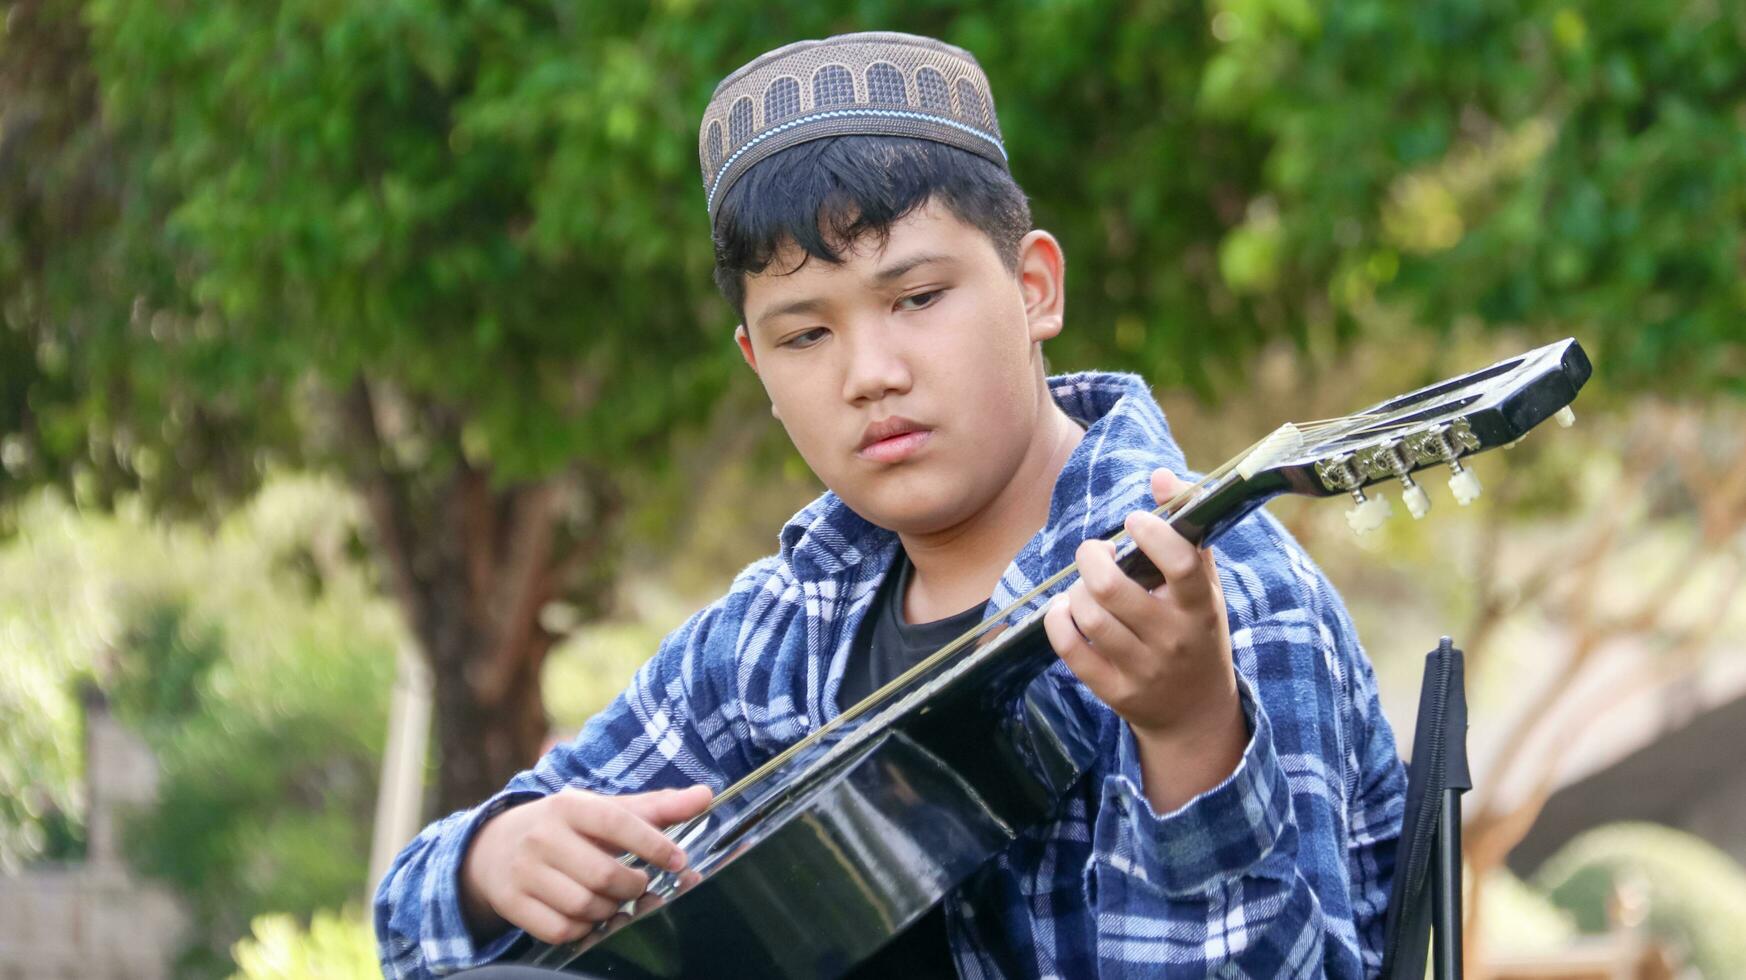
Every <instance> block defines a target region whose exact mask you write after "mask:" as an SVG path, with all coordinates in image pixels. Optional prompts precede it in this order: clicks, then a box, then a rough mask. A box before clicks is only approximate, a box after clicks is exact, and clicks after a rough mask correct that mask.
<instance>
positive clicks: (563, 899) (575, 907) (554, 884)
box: [526, 867, 624, 925]
mask: <svg viewBox="0 0 1746 980" xmlns="http://www.w3.org/2000/svg"><path fill="white" fill-rule="evenodd" d="M526 887H527V894H528V895H529V896H530V897H532V898H535V899H538V900H539V901H540V902H541V903H542V904H544V905H545V906H546V907H547V908H549V909H551V910H553V911H554V912H557V913H558V914H559V915H562V916H563V917H564V918H566V919H569V920H571V921H572V922H580V923H585V924H587V925H593V924H594V923H596V922H602V921H605V920H606V919H610V918H612V915H613V913H615V912H617V911H618V910H619V907H620V906H622V905H623V904H624V902H622V901H617V900H615V899H612V898H610V897H608V896H606V895H602V894H600V893H599V892H596V891H594V890H592V889H590V888H587V887H584V886H583V885H582V884H581V883H580V882H578V881H576V880H575V879H573V878H571V877H570V876H569V875H566V874H564V873H563V872H561V871H559V870H558V869H556V868H550V867H547V868H540V869H538V870H537V872H536V873H535V874H533V875H532V876H530V880H529V881H528V883H527V886H526Z"/></svg>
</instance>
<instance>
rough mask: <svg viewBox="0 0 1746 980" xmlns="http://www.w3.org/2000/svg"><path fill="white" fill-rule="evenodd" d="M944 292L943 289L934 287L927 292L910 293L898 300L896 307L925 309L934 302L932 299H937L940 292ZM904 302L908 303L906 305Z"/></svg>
mask: <svg viewBox="0 0 1746 980" xmlns="http://www.w3.org/2000/svg"><path fill="white" fill-rule="evenodd" d="M944 292H945V290H944V289H934V290H929V291H928V292H925V293H914V294H912V295H909V296H905V297H904V298H902V299H900V300H898V301H897V307H898V309H901V310H911V311H913V310H922V309H926V308H928V307H929V306H932V305H933V304H934V300H937V299H939V298H940V294H941V293H944ZM906 303H907V304H909V305H907V306H906V305H904V304H906Z"/></svg>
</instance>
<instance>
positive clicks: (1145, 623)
mask: <svg viewBox="0 0 1746 980" xmlns="http://www.w3.org/2000/svg"><path fill="white" fill-rule="evenodd" d="M1115 554H1116V550H1115V545H1113V544H1111V543H1109V542H1108V541H1086V542H1084V543H1083V544H1081V545H1080V546H1079V551H1078V554H1077V558H1078V561H1079V585H1081V586H1083V592H1084V593H1087V594H1089V597H1090V599H1091V600H1093V601H1095V602H1096V603H1097V604H1098V605H1099V606H1102V607H1103V609H1104V610H1107V611H1108V612H1109V613H1110V614H1112V615H1114V616H1115V618H1116V619H1117V620H1118V621H1119V622H1120V623H1121V624H1122V625H1123V626H1125V627H1127V632H1128V633H1131V634H1132V635H1133V636H1135V637H1137V638H1144V637H1148V636H1155V635H1157V634H1158V633H1159V632H1160V631H1161V630H1163V629H1164V628H1165V623H1166V617H1165V615H1164V608H1163V605H1162V603H1160V602H1159V601H1158V597H1157V596H1154V595H1153V594H1152V593H1150V592H1148V591H1146V589H1145V588H1144V587H1142V586H1141V585H1140V583H1138V582H1136V581H1134V580H1133V579H1132V578H1129V577H1128V573H1127V572H1124V571H1122V568H1121V566H1120V565H1118V564H1116V559H1115ZM1069 594H1071V590H1069ZM1083 605H1084V603H1083V602H1082V601H1075V602H1074V604H1073V610H1074V613H1075V619H1076V620H1077V619H1078V615H1077V614H1078V613H1079V611H1080V609H1081V608H1082V606H1083ZM1085 626H1086V624H1085V622H1083V621H1079V627H1080V630H1081V631H1082V632H1083V631H1084V629H1085ZM1086 635H1087V636H1088V637H1090V639H1091V644H1092V646H1098V647H1099V649H1100V650H1101V649H1102V647H1100V646H1099V644H1100V643H1101V642H1102V640H1101V639H1100V638H1099V637H1096V636H1091V634H1089V633H1087V634H1086ZM1118 640H1119V637H1118ZM1104 652H1105V653H1106V654H1107V653H1108V651H1104Z"/></svg>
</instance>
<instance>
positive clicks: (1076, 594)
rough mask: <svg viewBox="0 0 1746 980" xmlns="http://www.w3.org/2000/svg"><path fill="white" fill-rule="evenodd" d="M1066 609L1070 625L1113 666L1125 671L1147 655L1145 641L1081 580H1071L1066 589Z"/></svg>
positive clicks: (1141, 661)
mask: <svg viewBox="0 0 1746 980" xmlns="http://www.w3.org/2000/svg"><path fill="white" fill-rule="evenodd" d="M1067 612H1068V614H1069V615H1071V616H1072V617H1073V626H1074V627H1075V628H1076V629H1078V630H1079V634H1080V635H1081V636H1083V637H1085V640H1086V642H1088V643H1090V644H1091V648H1092V649H1093V650H1096V651H1097V654H1098V656H1100V657H1102V658H1103V659H1105V660H1107V661H1109V662H1110V663H1111V664H1112V665H1114V666H1115V667H1116V669H1117V670H1119V671H1121V672H1123V673H1127V672H1129V671H1131V670H1133V669H1134V667H1135V666H1136V665H1138V664H1140V663H1143V662H1144V661H1145V659H1146V658H1147V657H1148V656H1149V654H1148V653H1147V651H1146V644H1144V643H1142V642H1141V641H1140V638H1139V637H1137V636H1135V635H1134V631H1133V630H1131V629H1129V628H1128V627H1127V625H1126V624H1124V623H1123V622H1122V621H1121V620H1119V619H1117V618H1116V616H1115V614H1114V613H1112V612H1110V611H1109V610H1108V609H1105V608H1104V607H1103V605H1102V604H1101V603H1099V602H1098V601H1097V600H1096V599H1095V598H1093V597H1092V595H1091V593H1090V592H1088V591H1087V590H1086V588H1085V583H1083V582H1075V583H1073V587H1072V588H1070V589H1068V590H1067Z"/></svg>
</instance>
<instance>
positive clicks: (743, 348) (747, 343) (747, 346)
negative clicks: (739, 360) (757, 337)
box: [734, 323, 758, 374]
mask: <svg viewBox="0 0 1746 980" xmlns="http://www.w3.org/2000/svg"><path fill="white" fill-rule="evenodd" d="M734 343H736V344H738V345H740V356H741V357H743V358H745V359H746V364H747V366H749V367H750V368H751V369H752V373H753V374H757V373H758V355H757V354H756V353H755V352H754V351H753V350H752V335H751V334H749V333H747V332H746V325H745V324H743V323H742V324H740V325H739V326H737V327H735V328H734Z"/></svg>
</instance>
